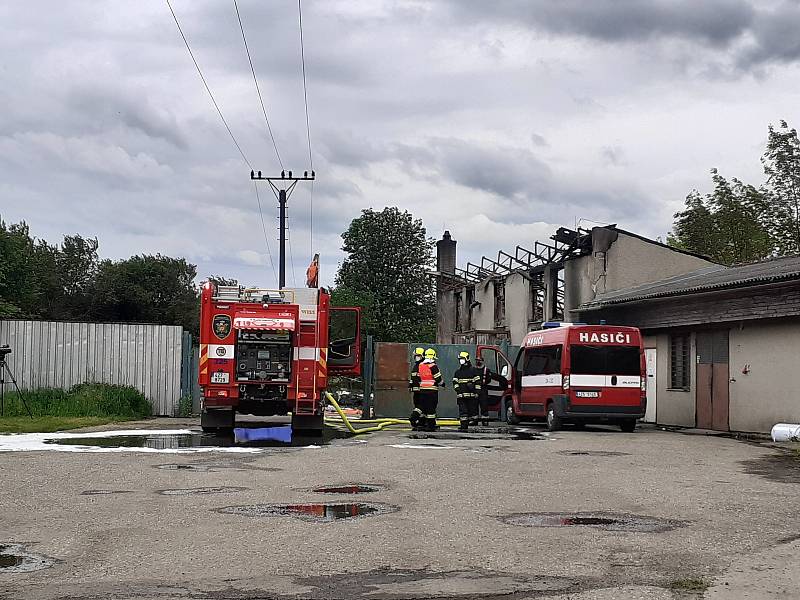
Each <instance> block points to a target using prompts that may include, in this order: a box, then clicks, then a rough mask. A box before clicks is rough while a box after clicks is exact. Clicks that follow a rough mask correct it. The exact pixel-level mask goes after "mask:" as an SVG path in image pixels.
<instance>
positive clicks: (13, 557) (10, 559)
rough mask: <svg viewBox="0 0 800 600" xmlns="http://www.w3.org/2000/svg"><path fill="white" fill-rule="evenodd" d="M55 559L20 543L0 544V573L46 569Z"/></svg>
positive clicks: (54, 562)
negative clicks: (29, 549)
mask: <svg viewBox="0 0 800 600" xmlns="http://www.w3.org/2000/svg"><path fill="white" fill-rule="evenodd" d="M56 562H58V561H56V559H54V558H50V557H47V556H42V555H41V554H36V553H34V552H30V551H28V550H26V549H25V546H23V545H22V544H0V573H30V572H31V571H38V570H40V569H47V568H48V567H52V566H53V565H54V564H56Z"/></svg>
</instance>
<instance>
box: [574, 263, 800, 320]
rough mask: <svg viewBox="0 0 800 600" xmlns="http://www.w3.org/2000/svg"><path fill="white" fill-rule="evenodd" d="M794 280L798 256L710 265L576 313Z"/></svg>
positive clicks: (799, 272) (799, 275)
mask: <svg viewBox="0 0 800 600" xmlns="http://www.w3.org/2000/svg"><path fill="white" fill-rule="evenodd" d="M793 279H797V280H800V256H786V257H783V258H773V259H769V260H765V261H761V262H757V263H751V264H747V265H740V266H736V267H725V266H723V265H711V266H708V267H704V268H702V269H699V270H697V271H692V272H690V273H685V274H684V275H677V276H675V277H670V278H668V279H661V280H659V281H654V282H652V283H646V284H643V285H638V286H635V287H631V288H627V289H624V290H616V291H613V292H608V293H606V294H600V295H599V296H597V298H595V299H594V300H591V301H590V302H586V303H584V304H582V305H581V306H580V307H579V310H588V309H598V308H603V307H605V306H609V305H613V304H623V303H626V302H638V301H640V300H649V299H651V298H665V297H669V296H683V295H686V294H697V293H701V292H708V291H713V290H722V289H730V288H739V287H749V286H754V285H763V284H767V283H775V282H780V281H787V280H793Z"/></svg>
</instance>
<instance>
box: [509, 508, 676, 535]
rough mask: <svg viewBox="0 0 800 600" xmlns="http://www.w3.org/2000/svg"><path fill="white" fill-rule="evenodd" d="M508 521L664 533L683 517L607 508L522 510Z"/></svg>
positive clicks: (540, 525)
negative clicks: (529, 511)
mask: <svg viewBox="0 0 800 600" xmlns="http://www.w3.org/2000/svg"><path fill="white" fill-rule="evenodd" d="M499 519H500V521H502V522H503V523H506V524H507V525H518V526H520V527H595V528H598V529H605V530H608V531H629V532H638V533H661V532H664V531H669V530H671V529H675V528H676V527H680V526H681V525H683V523H682V522H681V521H674V520H671V519H658V518H656V517H643V516H639V515H626V514H618V513H606V512H596V513H591V512H575V513H522V514H516V515H509V516H505V517H499Z"/></svg>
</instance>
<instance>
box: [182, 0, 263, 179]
mask: <svg viewBox="0 0 800 600" xmlns="http://www.w3.org/2000/svg"><path fill="white" fill-rule="evenodd" d="M166 2H167V6H168V7H169V12H171V13H172V18H173V19H175V25H177V26H178V32H179V33H180V34H181V37H182V38H183V43H184V44H186V49H187V50H188V51H189V56H191V57H192V62H193V63H194V66H195V68H196V69H197V73H198V74H199V75H200V79H202V80H203V85H204V86H206V91H207V92H208V95H209V97H210V98H211V102H213V103H214V108H216V109H217V113H219V118H220V119H222V123H223V124H224V125H225V129H227V130H228V134H229V135H230V136H231V139H232V140H233V143H234V144H236V149H237V150H238V151H239V154H241V155H242V158H243V159H244V162H246V163H247V166H248V167H250V168H251V169H252V168H253V165H251V164H250V161H249V160H247V157H246V156H245V154H244V152H243V151H242V147H241V146H240V145H239V142H237V141H236V137H235V136H234V135H233V132H232V131H231V128H230V126H228V122H227V121H226V120H225V117H224V116H223V115H222V111H221V110H220V108H219V104H217V101H216V100H215V99H214V94H212V93H211V88H210V87H208V82H207V81H206V78H205V77H204V76H203V71H202V70H200V65H199V64H197V59H195V57H194V53H193V52H192V49H191V48H190V47H189V42H188V41H187V40H186V36H185V35H184V34H183V29H181V24H180V23H179V22H178V16H177V15H176V14H175V11H174V10H172V4H170V2H169V0H166Z"/></svg>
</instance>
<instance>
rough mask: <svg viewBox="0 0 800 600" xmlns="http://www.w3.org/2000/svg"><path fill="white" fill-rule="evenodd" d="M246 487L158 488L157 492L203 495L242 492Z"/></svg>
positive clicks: (177, 494) (165, 494) (163, 494)
mask: <svg viewBox="0 0 800 600" xmlns="http://www.w3.org/2000/svg"><path fill="white" fill-rule="evenodd" d="M246 489H247V488H245V487H236V486H220V487H199V488H180V489H172V490H159V492H158V493H159V494H161V495H162V496H204V495H208V494H233V493H235V492H243V491H245V490H246Z"/></svg>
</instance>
